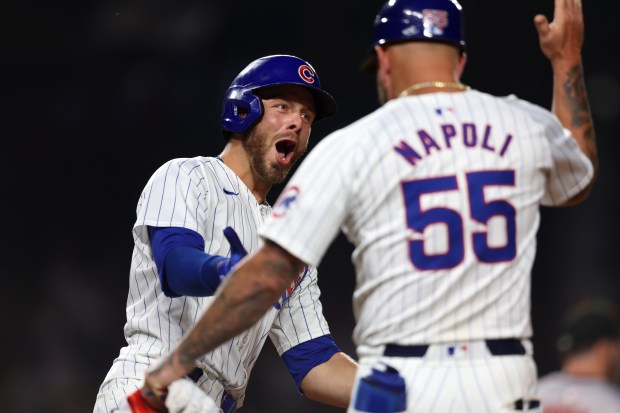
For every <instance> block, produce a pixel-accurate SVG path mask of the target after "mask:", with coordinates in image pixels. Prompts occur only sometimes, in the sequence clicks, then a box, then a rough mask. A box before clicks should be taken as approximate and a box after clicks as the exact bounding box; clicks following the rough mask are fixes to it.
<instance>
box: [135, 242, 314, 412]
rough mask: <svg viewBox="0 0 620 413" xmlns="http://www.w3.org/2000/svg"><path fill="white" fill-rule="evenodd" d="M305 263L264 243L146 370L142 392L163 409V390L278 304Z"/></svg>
mask: <svg viewBox="0 0 620 413" xmlns="http://www.w3.org/2000/svg"><path fill="white" fill-rule="evenodd" d="M304 265H305V264H304V263H302V262H301V261H299V260H298V259H297V258H295V257H293V256H292V255H290V254H289V253H288V252H286V251H285V250H284V249H282V248H281V247H280V246H278V245H277V244H274V243H273V242H270V241H268V240H266V241H265V244H264V245H263V247H262V248H260V249H259V250H258V251H256V253H254V254H252V255H250V256H248V257H246V258H245V259H243V260H242V261H241V262H240V263H239V264H238V266H236V267H235V268H234V269H233V271H232V273H231V274H230V275H229V276H228V277H227V278H226V280H225V281H224V283H223V284H222V286H221V287H220V289H219V290H218V292H217V293H216V295H215V300H214V302H213V304H212V305H211V306H210V307H209V308H208V309H207V311H206V312H205V313H204V314H203V315H202V317H201V318H200V319H199V320H198V322H197V323H196V324H195V325H194V327H193V328H192V330H191V331H190V332H189V333H188V335H187V336H186V337H185V338H184V339H183V340H182V341H181V342H180V343H179V344H178V345H177V346H176V348H175V349H174V350H173V351H172V352H171V353H170V354H168V355H167V356H165V357H163V358H162V359H160V361H159V362H158V363H157V364H155V365H154V366H153V367H152V368H151V369H149V371H148V373H147V375H146V379H145V384H144V387H143V388H142V394H143V395H144V397H145V398H146V399H147V400H148V402H149V403H150V404H151V405H153V406H155V407H157V408H159V409H161V410H162V411H163V410H164V406H163V400H164V398H165V395H166V393H167V387H168V386H169V385H170V384H171V383H172V382H173V381H175V380H176V379H179V378H181V377H183V376H184V375H186V374H188V373H189V372H190V371H191V370H192V369H193V368H194V361H195V360H196V359H197V358H198V357H200V356H202V355H203V354H205V353H207V352H209V351H211V350H213V349H215V348H216V347H217V346H219V345H220V344H222V343H224V342H225V341H226V340H229V339H231V338H232V337H234V336H236V335H238V334H240V333H241V332H243V331H244V330H246V329H248V328H249V327H251V326H252V325H253V324H254V323H256V322H257V321H258V320H259V319H260V318H261V317H262V316H263V315H264V314H265V313H266V312H267V310H268V309H269V308H270V307H271V306H273V304H274V303H276V302H277V301H278V299H279V298H280V296H281V295H282V293H283V292H284V290H285V289H286V288H287V287H288V286H290V285H291V283H292V282H293V281H294V280H295V278H296V277H297V275H298V274H299V273H300V272H301V270H302V269H303V266H304Z"/></svg>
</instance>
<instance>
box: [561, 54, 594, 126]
mask: <svg viewBox="0 0 620 413" xmlns="http://www.w3.org/2000/svg"><path fill="white" fill-rule="evenodd" d="M564 92H565V93H566V97H567V98H568V105H569V106H570V108H571V114H572V118H571V124H572V125H573V126H575V127H577V128H580V127H582V126H584V125H591V124H592V118H591V116H590V106H589V104H588V96H587V94H586V86H585V83H584V80H583V73H582V70H581V65H576V66H573V67H572V68H571V69H570V70H569V71H568V73H566V82H564Z"/></svg>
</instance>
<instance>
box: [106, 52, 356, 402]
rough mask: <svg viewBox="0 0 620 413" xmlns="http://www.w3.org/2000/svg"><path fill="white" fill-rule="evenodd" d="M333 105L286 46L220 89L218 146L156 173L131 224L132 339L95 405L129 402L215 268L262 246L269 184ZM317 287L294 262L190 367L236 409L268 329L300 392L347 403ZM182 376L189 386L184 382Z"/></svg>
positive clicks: (213, 278)
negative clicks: (291, 272) (247, 322)
mask: <svg viewBox="0 0 620 413" xmlns="http://www.w3.org/2000/svg"><path fill="white" fill-rule="evenodd" d="M335 110H336V104H335V101H334V99H333V98H332V96H331V95H330V94H329V93H327V92H326V91H325V90H323V88H322V87H321V83H320V81H319V77H318V74H317V73H316V71H315V70H314V68H313V67H312V66H311V65H310V63H308V62H306V61H304V60H303V59H300V58H298V57H295V56H290V55H273V56H266V57H263V58H260V59H257V60H255V61H254V62H252V63H250V64H249V65H248V66H247V67H246V68H245V69H244V70H243V71H242V72H241V73H240V74H239V75H238V76H237V77H236V79H235V80H234V81H233V82H232V84H231V85H230V87H229V88H228V90H227V92H226V96H225V99H224V103H223V110H222V129H223V133H224V136H225V138H226V139H227V144H226V146H225V148H224V150H223V152H222V153H221V154H220V155H219V156H217V157H203V156H198V157H195V158H183V159H173V160H171V161H168V162H166V163H165V164H163V165H162V166H161V167H160V168H159V169H158V170H157V171H156V172H155V173H154V174H153V175H152V177H151V178H150V179H149V181H148V183H147V184H146V186H145V188H144V190H143V192H142V194H141V195H140V198H139V201H138V206H137V210H136V213H137V219H136V222H135V224H134V227H133V237H134V242H135V246H134V250H133V256H132V261H131V271H130V277H129V294H128V297H127V323H126V325H125V328H124V331H125V338H126V340H127V346H125V347H123V348H122V349H121V350H120V354H119V356H118V357H117V358H116V359H115V360H114V363H113V364H112V367H111V369H110V370H109V372H108V373H107V376H106V377H105V379H104V380H103V383H102V385H101V387H100V389H99V393H98V395H97V400H96V404H95V407H94V412H97V413H99V412H110V411H112V410H114V409H117V408H122V406H124V405H126V403H127V397H128V396H129V395H132V394H133V393H134V392H135V391H136V390H137V389H138V388H140V386H141V385H142V382H143V380H144V376H145V370H146V369H147V368H148V367H149V366H150V365H151V363H152V362H153V361H154V360H156V359H158V358H159V357H160V356H161V355H163V354H166V353H167V352H169V351H170V350H171V349H172V347H173V346H174V345H175V344H176V343H177V342H178V341H179V340H180V339H181V338H182V337H183V336H184V335H185V334H187V332H188V331H189V330H190V329H191V327H192V326H193V324H194V323H195V321H196V320H198V319H199V317H200V316H201V314H202V313H203V311H204V310H205V309H206V308H207V307H208V306H209V305H211V303H212V302H213V297H212V295H213V292H214V291H215V290H216V289H217V288H218V286H219V284H220V281H221V279H222V277H224V276H225V275H226V274H227V272H228V271H229V270H230V268H231V267H232V266H233V265H234V264H235V263H237V262H238V261H239V260H240V259H242V258H243V256H245V254H246V250H247V251H250V252H252V251H254V250H256V249H257V248H258V247H259V246H260V245H261V243H262V242H261V240H260V239H259V237H258V230H259V229H260V227H261V226H262V225H263V221H264V220H265V218H266V217H267V216H268V215H269V214H270V212H271V206H270V205H269V204H268V203H267V202H266V200H265V198H266V196H267V193H268V191H269V190H270V188H271V186H272V185H273V184H274V183H279V182H282V181H283V180H284V179H285V177H286V175H287V173H288V172H289V170H290V169H291V167H292V166H293V164H294V163H295V161H296V160H297V159H298V158H299V157H300V156H301V155H302V154H303V153H304V151H305V150H306V148H307V145H308V139H309V136H310V129H311V125H312V124H313V122H315V121H318V120H321V119H324V118H326V117H328V116H331V115H333V114H334V112H335ZM231 227H232V228H234V229H235V230H236V231H232V229H231ZM225 237H226V239H225ZM319 296H320V290H319V288H318V285H317V272H316V268H315V267H311V266H305V267H304V268H300V271H299V272H298V274H297V276H296V277H294V279H293V280H291V283H289V285H288V286H287V289H286V291H280V292H279V294H278V298H277V299H275V300H273V302H272V303H271V305H270V309H269V310H268V311H267V312H266V314H265V315H264V316H263V317H262V318H260V320H259V319H257V320H256V321H257V322H256V323H253V325H252V326H251V327H250V326H248V327H250V328H249V329H248V330H247V331H245V332H243V333H242V334H240V335H239V336H237V337H235V338H232V339H231V340H229V341H228V342H226V343H224V344H223V345H222V346H221V347H219V348H217V349H214V351H212V352H210V353H208V354H205V355H203V356H202V357H200V358H199V359H197V360H195V363H192V364H193V368H192V371H191V372H188V377H190V378H191V379H192V380H193V381H195V382H196V384H197V385H198V386H199V387H200V388H201V389H202V390H203V391H204V392H205V393H206V395H208V396H209V397H210V398H211V399H213V400H214V402H215V405H216V406H218V408H221V409H222V411H224V412H232V411H234V410H235V409H236V408H239V407H241V406H242V405H243V400H244V396H245V391H246V386H247V383H248V379H249V375H250V371H251V370H252V367H253V366H254V364H255V362H256V358H257V357H258V354H259V352H260V350H261V348H262V347H263V344H264V343H265V340H266V339H267V337H269V338H270V339H271V340H272V342H273V343H274V345H275V347H276V350H277V351H278V352H279V354H280V355H281V356H282V359H283V360H284V362H285V363H286V365H287V367H288V368H289V370H290V372H291V375H292V376H293V378H294V379H295V381H296V383H297V385H298V386H299V390H300V391H301V392H302V393H304V394H305V395H306V396H308V397H309V398H311V399H313V400H316V401H320V402H324V403H328V404H333V405H336V406H346V405H347V404H348V402H349V396H350V393H351V388H352V384H353V378H354V375H355V369H356V364H355V362H354V361H353V360H352V359H351V358H350V357H348V356H346V355H345V354H344V353H341V352H340V351H339V349H338V347H337V346H336V344H335V343H334V341H333V340H332V338H331V335H330V331H329V326H328V324H327V322H326V320H325V318H324V317H323V313H322V306H321V302H320V301H319ZM334 369H337V371H338V375H339V376H338V377H341V378H342V379H341V380H336V379H335V378H336V377H337V375H336V374H334V373H333V371H334ZM179 386H180V387H181V388H182V390H183V389H185V390H188V389H189V390H188V391H189V392H190V393H191V394H192V395H195V391H193V390H192V388H191V385H188V384H182V382H181V383H180V384H179ZM188 386H189V387H188ZM173 393H174V392H173ZM180 398H181V397H176V396H175V399H180ZM160 407H161V406H160ZM168 407H170V406H168ZM179 411H185V410H179ZM205 411H210V410H205Z"/></svg>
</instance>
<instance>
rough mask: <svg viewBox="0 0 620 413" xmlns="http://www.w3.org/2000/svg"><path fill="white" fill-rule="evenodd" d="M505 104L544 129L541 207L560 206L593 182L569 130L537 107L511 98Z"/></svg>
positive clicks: (554, 117)
mask: <svg viewBox="0 0 620 413" xmlns="http://www.w3.org/2000/svg"><path fill="white" fill-rule="evenodd" d="M506 101H507V102H508V103H509V104H514V105H515V106H516V107H519V108H521V109H522V110H523V111H525V112H526V113H528V114H529V116H531V117H532V119H533V120H534V121H535V122H538V123H539V124H540V125H541V126H542V128H543V129H544V135H545V138H546V139H547V142H548V144H549V154H550V156H551V168H549V176H548V180H547V185H546V187H545V193H544V195H543V198H542V201H541V203H542V205H546V206H556V205H560V204H563V203H564V202H566V201H568V200H569V199H570V198H572V197H573V196H575V195H577V194H578V193H579V192H581V191H582V190H583V189H584V188H585V187H586V186H587V185H588V184H589V183H590V181H591V180H592V177H593V175H594V167H593V165H592V162H590V160H589V159H588V157H587V156H586V155H585V154H584V153H583V152H581V150H580V149H579V145H578V144H577V141H575V139H574V138H573V136H572V135H571V133H570V131H569V130H568V129H566V128H564V127H563V126H562V124H560V121H559V120H558V119H557V117H556V116H555V115H554V114H553V113H551V112H549V111H547V110H545V109H543V108H541V107H540V106H537V105H534V104H532V103H530V102H527V101H524V100H521V99H518V98H517V97H516V96H514V95H511V96H508V97H507V98H506Z"/></svg>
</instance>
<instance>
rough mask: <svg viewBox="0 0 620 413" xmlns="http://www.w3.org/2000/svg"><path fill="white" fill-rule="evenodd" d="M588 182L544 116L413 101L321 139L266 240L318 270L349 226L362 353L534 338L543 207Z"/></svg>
mask: <svg viewBox="0 0 620 413" xmlns="http://www.w3.org/2000/svg"><path fill="white" fill-rule="evenodd" d="M592 176H593V168H592V165H591V163H590V161H589V160H588V159H587V158H586V157H585V156H584V155H583V154H582V153H581V152H580V150H579V148H578V146H577V144H576V141H575V140H574V139H573V138H572V137H571V135H570V133H569V132H568V130H566V129H564V128H563V127H562V126H561V124H560V123H559V121H558V120H557V118H556V117H555V116H554V115H553V114H551V113H550V112H549V111H547V110H545V109H543V108H541V107H539V106H536V105H533V104H530V103H528V102H525V101H523V100H520V99H518V98H516V97H515V96H508V97H494V96H491V95H488V94H485V93H481V92H479V91H475V90H471V91H467V92H463V93H445V92H443V93H441V92H440V93H431V94H424V95H418V96H410V97H405V98H399V99H395V100H391V101H389V102H388V103H387V104H386V105H384V106H383V107H381V108H379V109H378V110H376V111H375V112H373V113H371V114H369V115H368V116H365V117H364V118H362V119H360V120H359V121H357V122H355V123H353V124H351V125H349V126H348V127H346V128H344V129H341V130H339V131H336V132H334V133H332V134H331V135H329V136H328V137H326V138H325V139H323V140H321V141H320V142H319V143H318V144H317V146H316V147H315V148H314V149H313V150H312V151H311V152H310V153H309V155H308V156H307V157H306V159H305V160H304V161H303V162H302V164H301V165H300V167H299V169H298V171H297V172H296V173H295V175H294V176H292V177H291V180H290V181H289V183H288V185H287V187H286V188H285V189H284V190H283V192H282V194H281V195H280V197H279V199H278V201H277V202H276V204H275V205H274V209H273V212H272V215H271V217H270V218H269V219H268V220H267V221H266V224H265V226H264V227H263V228H262V229H261V231H260V234H261V236H264V237H266V238H269V239H272V240H273V241H275V242H276V243H278V244H280V245H283V246H286V248H287V249H288V250H289V251H290V252H291V253H292V254H294V255H296V256H297V257H298V258H300V259H301V260H303V261H304V262H306V263H310V264H312V265H318V264H319V262H320V260H321V259H322V257H323V255H324V253H325V251H326V249H327V248H328V246H329V244H330V243H331V242H332V240H333V239H334V238H335V236H336V235H337V233H338V230H339V229H341V230H342V231H343V232H344V234H345V235H346V236H347V238H348V239H349V240H350V241H351V242H352V243H353V245H354V246H355V249H354V252H353V256H352V261H353V264H354V266H355V269H356V277H357V280H356V288H355V292H354V297H353V304H354V308H353V310H354V315H355V318H356V321H357V324H356V327H355V331H354V337H353V338H354V341H355V343H356V344H357V345H358V354H360V350H363V348H360V346H371V347H374V346H380V345H382V344H386V343H396V344H403V345H407V344H422V343H438V342H453V341H459V340H476V339H484V338H508V337H519V338H525V337H529V336H531V334H532V329H531V323H530V315H529V311H530V272H531V268H532V264H533V261H534V255H535V252H536V232H537V229H538V226H539V220H540V212H539V206H540V205H541V204H542V205H558V204H561V203H563V202H564V201H566V200H568V199H569V198H571V197H572V196H573V195H575V194H577V193H578V192H579V191H580V190H582V189H583V188H584V187H586V185H587V184H588V183H589V182H590V180H591V178H592ZM362 353H363V351H362Z"/></svg>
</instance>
